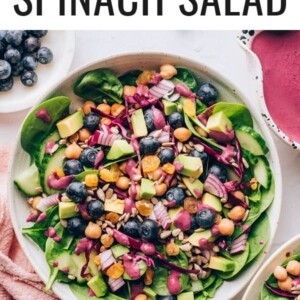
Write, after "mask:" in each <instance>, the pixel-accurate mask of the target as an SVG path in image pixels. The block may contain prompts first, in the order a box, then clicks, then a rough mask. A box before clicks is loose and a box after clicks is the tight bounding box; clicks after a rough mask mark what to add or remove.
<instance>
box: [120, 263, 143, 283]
mask: <svg viewBox="0 0 300 300" xmlns="http://www.w3.org/2000/svg"><path fill="white" fill-rule="evenodd" d="M137 264H138V266H139V269H140V277H142V276H143V275H144V274H145V273H146V270H147V263H146V262H145V261H144V260H140V261H138V262H137ZM123 278H124V279H126V280H132V279H131V277H129V275H128V273H127V272H126V271H125V272H124V274H123Z"/></svg>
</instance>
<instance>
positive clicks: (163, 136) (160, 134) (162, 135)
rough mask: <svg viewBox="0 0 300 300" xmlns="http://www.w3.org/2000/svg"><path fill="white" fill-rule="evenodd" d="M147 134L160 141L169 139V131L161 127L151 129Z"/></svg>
mask: <svg viewBox="0 0 300 300" xmlns="http://www.w3.org/2000/svg"><path fill="white" fill-rule="evenodd" d="M149 136H153V137H154V138H156V139H157V140H158V141H159V142H160V143H168V142H169V141H170V133H169V132H166V131H163V130H162V129H159V130H154V131H152V132H151V133H150V134H149Z"/></svg>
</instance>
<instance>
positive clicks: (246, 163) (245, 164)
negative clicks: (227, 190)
mask: <svg viewBox="0 0 300 300" xmlns="http://www.w3.org/2000/svg"><path fill="white" fill-rule="evenodd" d="M242 160H243V165H244V166H245V168H246V169H249V164H248V162H247V160H246V159H245V158H244V157H243V158H242Z"/></svg>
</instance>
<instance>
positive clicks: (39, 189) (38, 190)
mask: <svg viewBox="0 0 300 300" xmlns="http://www.w3.org/2000/svg"><path fill="white" fill-rule="evenodd" d="M35 190H36V191H37V192H39V193H42V192H43V189H42V187H41V186H38V187H36V188H35Z"/></svg>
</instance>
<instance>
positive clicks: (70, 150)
mask: <svg viewBox="0 0 300 300" xmlns="http://www.w3.org/2000/svg"><path fill="white" fill-rule="evenodd" d="M81 152H82V148H80V147H79V146H78V145H77V144H76V143H72V144H71V145H70V146H68V147H67V149H66V151H65V155H66V158H69V159H78V158H79V157H80V154H81Z"/></svg>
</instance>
